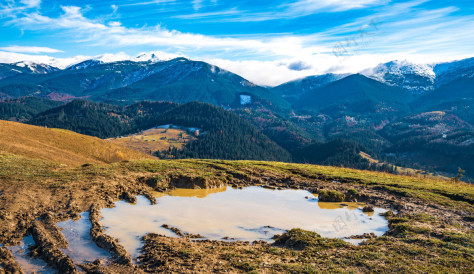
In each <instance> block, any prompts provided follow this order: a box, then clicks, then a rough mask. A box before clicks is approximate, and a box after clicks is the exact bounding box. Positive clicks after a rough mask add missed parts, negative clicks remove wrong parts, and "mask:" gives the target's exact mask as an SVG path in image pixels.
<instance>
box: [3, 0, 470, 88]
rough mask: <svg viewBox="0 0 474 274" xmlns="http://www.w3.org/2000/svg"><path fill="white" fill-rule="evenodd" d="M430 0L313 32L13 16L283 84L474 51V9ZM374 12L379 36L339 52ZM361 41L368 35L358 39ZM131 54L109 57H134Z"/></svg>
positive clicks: (98, 42)
mask: <svg viewBox="0 0 474 274" xmlns="http://www.w3.org/2000/svg"><path fill="white" fill-rule="evenodd" d="M426 1H427V0H415V1H409V2H403V3H401V4H394V5H390V6H387V7H383V8H382V7H379V8H378V9H377V10H378V12H377V13H374V14H372V15H371V16H367V17H362V18H358V19H356V20H355V21H353V22H350V23H348V24H345V25H341V26H338V27H335V28H332V29H330V30H327V31H324V32H320V33H316V34H308V35H293V34H281V35H278V34H273V35H270V34H269V35H258V34H257V35H254V36H240V37H239V36H232V37H230V36H227V37H226V36H210V35H201V34H194V33H183V32H180V31H177V30H168V29H166V28H164V27H162V26H159V25H158V26H152V27H148V26H144V27H141V28H138V27H136V28H133V27H126V26H124V25H122V24H121V22H119V21H108V20H106V19H104V18H102V19H95V18H92V19H91V18H87V17H85V16H84V11H83V10H82V9H81V8H79V7H74V6H63V7H62V10H63V13H62V14H61V15H59V16H58V17H49V16H45V15H42V14H40V13H39V12H32V13H23V14H21V16H17V17H14V18H12V19H11V21H10V23H11V24H15V25H17V26H18V27H19V28H21V29H26V30H46V31H51V32H54V34H55V35H56V36H57V37H65V38H67V39H68V40H69V41H71V42H74V43H77V44H78V45H81V46H97V47H102V48H105V49H107V51H124V50H129V49H134V48H137V47H140V48H145V47H148V48H153V49H156V50H160V51H162V52H170V53H173V52H179V53H180V54H178V55H186V56H189V57H190V58H191V59H197V60H204V61H208V62H210V63H213V64H216V65H218V66H221V67H222V68H224V69H227V70H230V71H232V72H235V73H237V74H240V75H242V76H243V77H245V78H247V79H249V80H251V81H253V82H255V83H257V84H262V85H277V84H280V83H283V82H286V81H288V80H292V79H295V78H299V77H304V76H308V75H316V74H323V73H327V72H334V73H345V72H352V73H354V72H358V71H361V70H363V69H366V68H369V67H373V66H376V65H377V64H378V63H382V62H387V61H391V60H395V59H408V60H409V61H415V62H422V63H426V62H434V61H448V60H452V59H455V58H461V57H469V56H468V54H471V55H472V52H473V50H474V48H473V44H472V41H473V40H474V32H469V31H466V30H469V29H474V16H471V15H466V16H458V17H456V16H451V15H452V13H454V12H456V11H457V8H455V7H445V8H442V9H437V10H430V11H426V10H423V9H421V8H419V7H418V5H420V4H422V3H424V2H426ZM155 2H159V1H155ZM163 2H165V1H163ZM382 2H384V1H375V0H374V1H369V0H366V1H364V0H361V1H343V0H333V1H329V0H324V1H317V2H316V1H309V0H302V1H298V2H297V3H299V5H296V4H295V5H294V6H292V7H290V8H288V10H292V9H293V11H294V12H296V11H297V10H299V9H303V8H302V7H303V6H304V5H306V12H309V11H314V10H315V9H318V8H321V7H323V6H324V7H326V8H330V9H334V10H337V9H339V10H343V9H348V8H357V7H361V6H368V5H375V4H377V3H382ZM303 4H304V5H303ZM311 5H313V6H311ZM230 11H231V12H233V11H232V10H230ZM0 13H1V11H0ZM204 15H206V14H204ZM217 15H218V14H217ZM210 16H211V15H210ZM374 19H377V20H379V21H380V22H381V23H382V25H380V26H379V27H378V29H377V30H376V31H374V33H375V35H374V36H373V39H371V40H370V41H369V42H368V43H366V44H364V46H363V47H360V48H358V49H357V51H356V52H354V53H353V56H348V57H345V58H338V57H337V56H335V55H333V54H332V49H333V47H334V45H335V44H336V43H337V42H340V41H342V42H343V41H345V39H346V38H349V39H350V38H352V37H353V36H354V35H356V36H357V35H359V34H358V32H359V30H360V28H361V27H366V26H367V25H370V22H371V21H372V20H374ZM114 20H116V19H114ZM371 31H373V30H371ZM359 36H360V35H359ZM357 39H359V38H357ZM360 42H362V41H360V40H358V43H360ZM360 44H362V43H360ZM16 52H20V51H16ZM43 52H44V51H43ZM125 55H126V54H123V55H121V56H113V57H111V58H109V59H110V60H115V59H114V58H118V59H117V60H120V58H125V59H126V58H128V57H127V56H125ZM440 56H441V57H440ZM104 58H105V57H104ZM440 59H443V60H440ZM17 61H19V60H18V59H17ZM64 62H65V61H64ZM65 63H66V62H65ZM292 64H305V65H304V66H292ZM291 67H293V68H301V70H295V69H291Z"/></svg>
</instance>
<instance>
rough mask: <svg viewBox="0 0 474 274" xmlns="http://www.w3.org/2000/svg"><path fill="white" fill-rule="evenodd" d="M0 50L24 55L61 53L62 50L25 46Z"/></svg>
mask: <svg viewBox="0 0 474 274" xmlns="http://www.w3.org/2000/svg"><path fill="white" fill-rule="evenodd" d="M0 50H4V51H11V52H24V53H57V52H63V51H62V50H59V49H53V48H48V47H25V46H9V47H0Z"/></svg>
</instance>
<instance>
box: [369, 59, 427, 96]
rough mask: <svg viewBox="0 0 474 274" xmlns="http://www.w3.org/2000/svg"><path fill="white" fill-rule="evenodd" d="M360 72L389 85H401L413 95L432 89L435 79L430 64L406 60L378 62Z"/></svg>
mask: <svg viewBox="0 0 474 274" xmlns="http://www.w3.org/2000/svg"><path fill="white" fill-rule="evenodd" d="M361 74H362V75H364V76H367V77H369V78H372V79H374V80H377V81H379V82H382V83H385V84H387V85H390V86H396V87H401V88H403V89H405V90H408V91H410V92H411V93H412V94H414V95H419V94H422V93H425V92H428V91H432V90H433V89H434V84H435V79H436V74H435V73H434V71H433V66H432V65H425V64H414V63H411V62H408V61H406V60H403V61H398V60H397V61H391V62H388V63H384V64H379V65H378V66H376V67H375V68H370V69H366V70H364V71H362V72H361Z"/></svg>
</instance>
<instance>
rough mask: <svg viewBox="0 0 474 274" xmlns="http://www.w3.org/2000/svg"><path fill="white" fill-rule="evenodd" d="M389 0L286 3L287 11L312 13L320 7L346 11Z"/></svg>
mask: <svg viewBox="0 0 474 274" xmlns="http://www.w3.org/2000/svg"><path fill="white" fill-rule="evenodd" d="M387 2H389V0H299V1H296V2H294V3H291V4H288V8H289V9H288V11H287V12H289V13H295V14H296V13H312V12H315V11H318V10H322V9H328V10H331V11H346V10H351V9H360V8H365V7H369V6H375V5H381V4H386V3H387Z"/></svg>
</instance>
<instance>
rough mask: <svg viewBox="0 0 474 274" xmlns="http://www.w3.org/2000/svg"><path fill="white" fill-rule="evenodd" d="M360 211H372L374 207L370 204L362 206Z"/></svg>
mask: <svg viewBox="0 0 474 274" xmlns="http://www.w3.org/2000/svg"><path fill="white" fill-rule="evenodd" d="M362 212H374V207H373V206H370V205H367V206H364V208H362Z"/></svg>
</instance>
